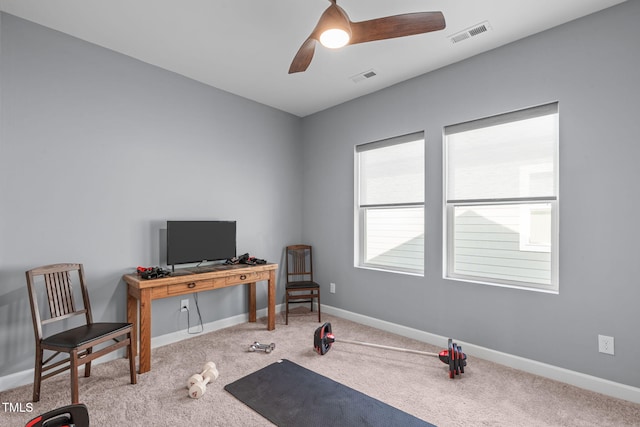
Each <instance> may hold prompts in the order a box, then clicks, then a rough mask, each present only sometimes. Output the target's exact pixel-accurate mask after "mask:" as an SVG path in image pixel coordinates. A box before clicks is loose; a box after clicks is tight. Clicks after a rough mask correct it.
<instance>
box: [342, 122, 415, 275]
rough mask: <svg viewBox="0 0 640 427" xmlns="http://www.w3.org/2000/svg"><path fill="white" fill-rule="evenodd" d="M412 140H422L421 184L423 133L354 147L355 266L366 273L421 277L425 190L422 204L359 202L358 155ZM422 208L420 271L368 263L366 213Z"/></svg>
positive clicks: (359, 169)
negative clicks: (366, 270)
mask: <svg viewBox="0 0 640 427" xmlns="http://www.w3.org/2000/svg"><path fill="white" fill-rule="evenodd" d="M415 141H421V143H422V144H423V152H422V179H423V182H424V179H425V176H426V156H425V153H426V147H425V137H424V131H419V132H414V133H411V134H406V135H402V136H398V137H393V138H388V139H384V140H380V141H375V142H370V143H365V144H360V145H356V146H355V147H354V267H356V268H364V269H369V270H379V271H386V272H391V273H400V274H407V275H415V276H424V265H425V261H424V254H425V244H424V234H425V233H424V226H425V190H426V189H425V188H423V192H422V201H421V202H413V201H412V202H392V203H362V202H361V179H362V173H361V172H362V165H361V157H360V153H362V152H365V151H370V150H376V149H380V148H386V147H390V146H394V145H400V144H405V143H410V142H415ZM415 208H421V209H422V212H421V222H422V236H423V239H422V253H421V255H422V257H421V263H420V264H421V268H407V267H402V266H399V265H396V266H392V265H388V264H377V263H372V262H367V260H366V257H367V254H366V250H367V249H366V248H367V229H366V226H367V213H368V212H369V211H373V210H382V209H398V210H399V209H415Z"/></svg>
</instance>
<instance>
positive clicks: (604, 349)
mask: <svg viewBox="0 0 640 427" xmlns="http://www.w3.org/2000/svg"><path fill="white" fill-rule="evenodd" d="M598 351H599V352H600V353H604V354H611V355H613V354H614V352H613V337H608V336H606V335H598Z"/></svg>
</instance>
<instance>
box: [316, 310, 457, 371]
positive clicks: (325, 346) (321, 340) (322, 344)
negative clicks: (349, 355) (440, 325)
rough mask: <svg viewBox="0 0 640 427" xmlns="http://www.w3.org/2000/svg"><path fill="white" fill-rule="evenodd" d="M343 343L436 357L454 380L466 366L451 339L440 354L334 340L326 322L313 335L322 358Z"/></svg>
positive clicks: (329, 325) (317, 350)
mask: <svg viewBox="0 0 640 427" xmlns="http://www.w3.org/2000/svg"><path fill="white" fill-rule="evenodd" d="M336 341H338V342H343V343H347V344H356V345H362V346H366V347H374V348H380V349H384V350H394V351H402V352H404V353H414V354H420V355H423V356H432V357H437V358H439V359H440V361H442V362H443V363H444V364H447V365H449V378H455V376H456V375H460V374H464V367H465V366H467V355H466V354H464V353H463V352H462V347H460V346H459V345H457V344H456V343H454V342H453V340H452V339H451V338H449V340H448V346H447V349H446V350H442V351H440V353H431V352H428V351H420V350H412V349H408V348H401V347H391V346H388V345H382V344H373V343H368V342H362V341H353V340H346V339H340V340H338V339H336V337H335V335H333V333H332V332H331V323H329V322H326V323H325V324H324V325H322V326H320V327H318V328H317V329H316V331H315V333H314V334H313V348H314V349H315V351H316V352H317V353H318V354H319V355H321V356H324V355H325V354H327V353H328V352H329V350H330V349H331V346H332V345H333V343H334V342H336Z"/></svg>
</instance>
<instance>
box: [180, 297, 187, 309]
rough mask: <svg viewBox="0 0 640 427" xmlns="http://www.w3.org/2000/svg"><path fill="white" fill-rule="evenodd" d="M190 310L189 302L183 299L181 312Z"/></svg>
mask: <svg viewBox="0 0 640 427" xmlns="http://www.w3.org/2000/svg"><path fill="white" fill-rule="evenodd" d="M188 310H189V300H188V299H183V300H182V301H180V311H188Z"/></svg>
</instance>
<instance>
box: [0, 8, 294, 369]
mask: <svg viewBox="0 0 640 427" xmlns="http://www.w3.org/2000/svg"><path fill="white" fill-rule="evenodd" d="M1 49H2V50H1V55H0V57H1V60H2V63H1V68H0V72H1V77H0V78H1V80H0V89H1V90H2V98H1V102H0V108H2V118H1V120H2V121H1V124H2V135H1V136H2V139H1V141H0V185H1V187H0V205H1V208H0V209H2V211H1V213H2V216H1V217H0V236H1V237H2V239H1V240H0V325H1V326H0V361H1V363H0V376H3V375H7V374H10V373H15V372H19V371H22V370H26V369H31V368H33V355H34V350H33V330H32V326H31V317H30V313H29V303H28V298H27V293H26V285H25V278H24V271H25V270H27V269H29V268H32V267H36V266H39V265H44V264H49V263H56V262H80V263H84V265H85V270H86V273H87V276H88V279H89V290H90V294H91V296H92V301H93V309H94V317H95V318H96V319H100V320H116V319H118V320H121V319H124V318H125V316H126V314H125V313H126V311H125V310H126V307H125V302H126V298H125V286H124V284H123V282H122V280H121V277H122V274H124V273H130V272H133V271H134V269H135V267H136V266H138V265H145V266H150V265H158V264H160V263H161V262H163V260H162V259H161V258H160V244H159V241H160V237H159V236H160V230H161V229H162V228H164V227H165V226H166V220H167V219H231V220H236V221H237V228H238V252H239V253H243V252H250V253H251V254H253V255H255V256H258V257H260V258H266V259H267V260H269V261H272V262H281V257H282V251H283V247H284V246H285V245H286V244H290V243H294V242H298V241H299V240H300V238H301V233H302V228H301V215H300V213H299V210H297V209H291V206H296V205H298V204H299V200H300V199H301V197H302V186H301V183H300V179H299V178H300V176H301V174H302V171H301V168H300V167H299V166H298V165H299V161H297V160H298V159H299V158H300V156H301V146H300V143H299V141H300V136H301V126H300V125H301V123H300V119H299V118H297V117H295V116H292V115H289V114H286V113H283V112H281V111H278V110H275V109H272V108H269V107H266V106H264V105H260V104H257V103H254V102H252V101H248V100H246V99H243V98H239V97H237V96H235V95H232V94H229V93H226V92H223V91H220V90H217V89H214V88H211V87H208V86H205V85H202V84H199V83H197V82H195V81H193V80H190V79H187V78H184V77H182V76H179V75H176V74H173V73H171V72H168V71H165V70H161V69H159V68H156V67H153V66H150V65H148V64H145V63H142V62H139V61H137V60H134V59H131V58H129V57H126V56H124V55H121V54H117V53H115V52H112V51H109V50H106V49H103V48H100V47H97V46H95V45H92V44H89V43H86V42H83V41H80V40H78V39H75V38H72V37H69V36H66V35H64V34H61V33H58V32H55V31H51V30H49V29H46V28H44V27H41V26H38V25H35V24H33V23H29V22H27V21H24V20H21V19H18V18H16V17H13V16H11V15H7V14H2V15H1ZM281 282H282V281H280V283H281ZM265 288H266V286H258V302H257V305H258V308H264V307H266V289H265ZM282 295H283V292H282V289H281V287H280V288H279V291H278V296H277V301H278V302H280V301H281V300H282ZM179 300H180V298H177V299H173V298H172V299H166V300H159V301H157V302H154V304H153V325H152V335H153V336H158V335H162V334H167V333H170V332H174V331H178V330H184V329H185V328H186V317H185V316H184V315H180V313H179ZM199 302H200V307H201V312H202V317H203V321H204V322H205V323H207V322H211V321H214V320H217V319H222V318H227V317H229V316H233V315H237V314H242V313H245V312H246V311H247V308H246V291H245V290H244V289H242V290H241V288H240V287H239V288H234V289H231V288H230V289H223V290H218V291H216V292H205V293H202V294H201V295H200V297H199ZM191 307H192V308H194V301H193V300H192V301H191ZM192 311H194V310H192ZM196 321H197V319H196V316H195V313H194V314H193V315H192V318H191V324H192V325H193V324H194V323H195V322H196ZM194 330H196V328H194Z"/></svg>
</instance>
